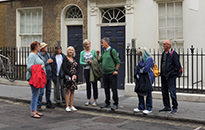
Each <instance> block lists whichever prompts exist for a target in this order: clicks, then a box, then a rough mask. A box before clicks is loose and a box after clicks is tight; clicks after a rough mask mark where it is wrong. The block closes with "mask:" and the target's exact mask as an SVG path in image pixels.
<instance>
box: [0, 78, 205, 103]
mask: <svg viewBox="0 0 205 130" xmlns="http://www.w3.org/2000/svg"><path fill="white" fill-rule="evenodd" d="M0 83H1V84H6V85H12V86H29V84H28V82H27V81H20V80H16V81H14V82H10V81H8V80H6V79H2V78H0ZM52 88H53V83H52ZM98 88H100V82H98ZM85 89H86V86H85V84H80V85H78V90H85ZM125 96H129V97H136V93H135V92H134V84H125ZM152 96H153V98H154V99H162V93H161V92H159V91H153V92H152ZM177 99H178V101H188V102H202V103H203V102H205V95H203V94H189V93H177Z"/></svg>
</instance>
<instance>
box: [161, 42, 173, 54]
mask: <svg viewBox="0 0 205 130" xmlns="http://www.w3.org/2000/svg"><path fill="white" fill-rule="evenodd" d="M171 45H172V42H171V40H164V42H163V48H164V51H166V52H168V51H169V49H170V48H171Z"/></svg>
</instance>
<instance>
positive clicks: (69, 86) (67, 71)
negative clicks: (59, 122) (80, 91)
mask: <svg viewBox="0 0 205 130" xmlns="http://www.w3.org/2000/svg"><path fill="white" fill-rule="evenodd" d="M74 56H75V49H74V47H72V46H69V47H68V49H67V56H66V57H65V58H64V59H63V63H62V69H63V70H62V71H63V72H64V79H63V81H64V89H65V91H66V93H65V102H66V111H67V112H70V111H77V109H76V108H75V107H74V106H73V102H74V91H75V90H77V83H76V79H77V76H76V74H77V65H78V64H77V62H76V61H75V59H74ZM69 99H70V104H69Z"/></svg>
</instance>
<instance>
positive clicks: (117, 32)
mask: <svg viewBox="0 0 205 130" xmlns="http://www.w3.org/2000/svg"><path fill="white" fill-rule="evenodd" d="M103 37H109V38H110V46H111V47H112V48H115V49H116V50H117V52H118V53H119V55H120V62H121V63H120V68H119V74H118V81H117V84H118V88H119V89H124V84H125V26H109V27H107V26H106V27H101V38H103Z"/></svg>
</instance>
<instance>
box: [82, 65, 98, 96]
mask: <svg viewBox="0 0 205 130" xmlns="http://www.w3.org/2000/svg"><path fill="white" fill-rule="evenodd" d="M84 77H85V80H86V90H87V99H91V84H92V86H93V98H94V99H98V88H97V81H96V82H90V69H84Z"/></svg>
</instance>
